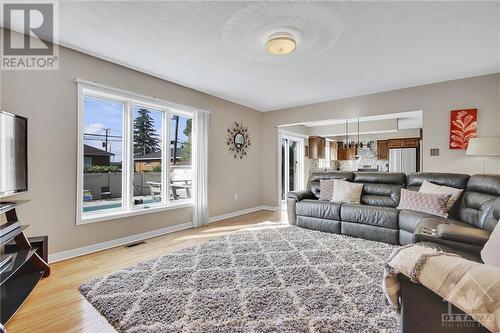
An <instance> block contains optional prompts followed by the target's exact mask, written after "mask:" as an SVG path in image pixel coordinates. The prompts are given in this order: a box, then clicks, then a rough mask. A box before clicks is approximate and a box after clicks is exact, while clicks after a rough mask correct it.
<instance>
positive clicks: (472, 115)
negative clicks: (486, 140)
mask: <svg viewBox="0 0 500 333" xmlns="http://www.w3.org/2000/svg"><path fill="white" fill-rule="evenodd" d="M476 136H477V109H467V110H453V111H451V122H450V149H462V150H465V149H467V146H468V145H469V140H470V139H472V138H475V137H476Z"/></svg>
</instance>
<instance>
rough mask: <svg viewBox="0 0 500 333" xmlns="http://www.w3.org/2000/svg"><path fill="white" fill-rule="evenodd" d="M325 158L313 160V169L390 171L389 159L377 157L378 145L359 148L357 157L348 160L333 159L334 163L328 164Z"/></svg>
mask: <svg viewBox="0 0 500 333" xmlns="http://www.w3.org/2000/svg"><path fill="white" fill-rule="evenodd" d="M325 162H326V161H325V160H311V170H310V171H319V170H331V169H335V170H340V171H358V169H363V168H373V169H378V170H379V171H383V172H387V171H389V161H388V160H379V159H377V145H376V144H372V145H370V148H369V149H367V148H364V149H358V153H357V159H355V160H348V161H332V162H331V163H332V165H326V164H325Z"/></svg>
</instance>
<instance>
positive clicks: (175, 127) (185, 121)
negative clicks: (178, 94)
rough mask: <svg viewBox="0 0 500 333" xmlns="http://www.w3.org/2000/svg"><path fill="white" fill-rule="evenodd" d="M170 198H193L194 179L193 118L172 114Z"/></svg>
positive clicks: (170, 131)
mask: <svg viewBox="0 0 500 333" xmlns="http://www.w3.org/2000/svg"><path fill="white" fill-rule="evenodd" d="M169 133H170V199H171V200H188V199H191V185H192V179H193V173H192V170H193V169H192V163H191V139H192V119H191V118H187V117H184V116H178V115H172V116H170V129H169Z"/></svg>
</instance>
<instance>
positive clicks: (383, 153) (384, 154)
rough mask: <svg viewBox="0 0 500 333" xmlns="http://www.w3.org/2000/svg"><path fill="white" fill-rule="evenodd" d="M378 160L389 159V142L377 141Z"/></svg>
mask: <svg viewBox="0 0 500 333" xmlns="http://www.w3.org/2000/svg"><path fill="white" fill-rule="evenodd" d="M377 159H378V160H388V159H389V140H379V141H377Z"/></svg>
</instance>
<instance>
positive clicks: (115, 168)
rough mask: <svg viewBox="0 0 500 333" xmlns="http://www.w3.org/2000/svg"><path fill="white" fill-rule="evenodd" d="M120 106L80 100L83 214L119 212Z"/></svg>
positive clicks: (102, 101) (120, 190) (85, 99)
mask: <svg viewBox="0 0 500 333" xmlns="http://www.w3.org/2000/svg"><path fill="white" fill-rule="evenodd" d="M123 112H124V105H123V104H122V103H118V102H114V101H108V100H103V99H97V98H92V97H85V98H84V100H83V130H84V132H83V133H84V134H83V143H84V147H83V155H84V156H83V163H84V174H83V212H84V213H86V212H93V211H101V210H108V209H119V208H121V207H122V206H123V203H122V148H123V142H122V137H123V133H122V129H123Z"/></svg>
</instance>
